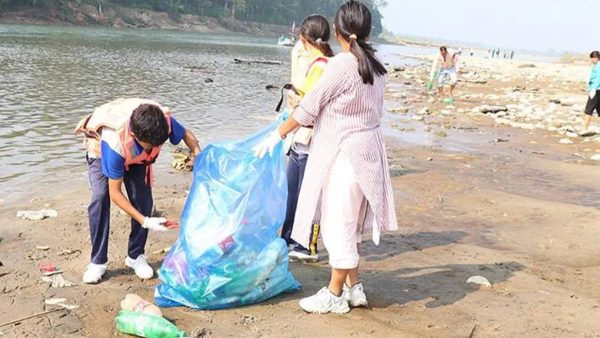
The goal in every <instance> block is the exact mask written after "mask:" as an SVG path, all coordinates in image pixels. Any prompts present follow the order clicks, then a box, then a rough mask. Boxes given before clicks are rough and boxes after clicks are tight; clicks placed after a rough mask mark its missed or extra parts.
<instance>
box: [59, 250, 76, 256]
mask: <svg viewBox="0 0 600 338" xmlns="http://www.w3.org/2000/svg"><path fill="white" fill-rule="evenodd" d="M74 253H81V250H79V249H62V250H61V251H59V252H57V253H56V254H57V255H59V256H66V255H72V254H74Z"/></svg>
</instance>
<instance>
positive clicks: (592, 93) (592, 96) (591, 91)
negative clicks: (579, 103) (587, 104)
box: [590, 90, 596, 99]
mask: <svg viewBox="0 0 600 338" xmlns="http://www.w3.org/2000/svg"><path fill="white" fill-rule="evenodd" d="M594 96H596V91H595V90H590V99H593V98H594Z"/></svg>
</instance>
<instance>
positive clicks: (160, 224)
mask: <svg viewBox="0 0 600 338" xmlns="http://www.w3.org/2000/svg"><path fill="white" fill-rule="evenodd" d="M166 222H167V219H166V218H162V217H145V218H144V223H143V224H142V228H144V229H148V230H152V231H160V232H162V231H167V230H168V229H167V227H165V226H164V223H166Z"/></svg>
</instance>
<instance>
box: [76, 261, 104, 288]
mask: <svg viewBox="0 0 600 338" xmlns="http://www.w3.org/2000/svg"><path fill="white" fill-rule="evenodd" d="M104 273H106V264H94V263H90V264H89V265H88V266H87V268H86V269H85V272H84V273H83V278H81V280H82V281H83V282H84V283H85V284H97V283H98V282H100V280H101V279H102V276H104Z"/></svg>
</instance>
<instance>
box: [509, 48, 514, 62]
mask: <svg viewBox="0 0 600 338" xmlns="http://www.w3.org/2000/svg"><path fill="white" fill-rule="evenodd" d="M514 57H515V51H514V50H513V51H511V52H510V59H511V60H512V59H513V58H514Z"/></svg>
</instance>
